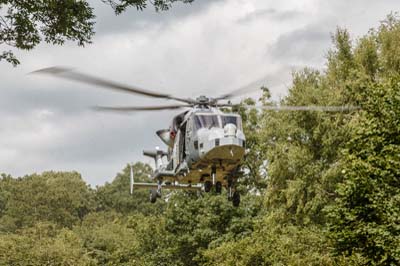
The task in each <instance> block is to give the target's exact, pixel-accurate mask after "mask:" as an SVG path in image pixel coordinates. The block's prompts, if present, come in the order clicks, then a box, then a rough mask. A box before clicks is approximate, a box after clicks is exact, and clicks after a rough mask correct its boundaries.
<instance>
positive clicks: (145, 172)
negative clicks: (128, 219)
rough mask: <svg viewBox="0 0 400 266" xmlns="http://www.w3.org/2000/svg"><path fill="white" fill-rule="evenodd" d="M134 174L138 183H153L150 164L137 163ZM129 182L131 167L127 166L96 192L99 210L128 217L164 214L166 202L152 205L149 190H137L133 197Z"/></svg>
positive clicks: (134, 166)
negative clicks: (131, 215)
mask: <svg viewBox="0 0 400 266" xmlns="http://www.w3.org/2000/svg"><path fill="white" fill-rule="evenodd" d="M133 172H134V180H135V181H136V182H151V180H150V175H151V174H152V172H153V170H152V168H151V167H150V166H149V165H148V164H144V163H141V162H137V163H135V164H134V165H133ZM129 180H130V167H129V165H127V166H126V167H125V168H124V169H123V170H122V172H121V173H118V174H117V176H116V177H115V179H114V180H113V181H112V182H111V183H106V184H105V185H104V186H101V187H98V188H97V191H96V198H97V208H98V210H106V211H108V210H113V211H116V212H119V213H122V214H126V215H128V214H134V213H142V214H144V215H152V214H158V213H162V212H163V209H164V207H165V202H163V201H162V200H159V201H157V203H155V204H152V203H150V201H149V190H148V189H135V190H134V193H133V194H132V195H131V194H130V191H129V186H130V185H129V184H130V181H129Z"/></svg>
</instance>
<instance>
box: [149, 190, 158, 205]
mask: <svg viewBox="0 0 400 266" xmlns="http://www.w3.org/2000/svg"><path fill="white" fill-rule="evenodd" d="M157 198H158V195H157V190H156V189H151V190H150V202H151V203H155V202H156V201H157Z"/></svg>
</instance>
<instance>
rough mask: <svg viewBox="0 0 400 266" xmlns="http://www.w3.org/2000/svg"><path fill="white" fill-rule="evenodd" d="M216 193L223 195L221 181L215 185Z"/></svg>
mask: <svg viewBox="0 0 400 266" xmlns="http://www.w3.org/2000/svg"><path fill="white" fill-rule="evenodd" d="M215 192H217V194H221V192H222V183H221V182H219V181H218V182H217V183H215Z"/></svg>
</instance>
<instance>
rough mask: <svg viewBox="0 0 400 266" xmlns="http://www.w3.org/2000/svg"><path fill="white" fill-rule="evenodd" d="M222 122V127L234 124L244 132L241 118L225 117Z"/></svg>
mask: <svg viewBox="0 0 400 266" xmlns="http://www.w3.org/2000/svg"><path fill="white" fill-rule="evenodd" d="M221 120H222V127H225V125H227V124H234V125H235V126H236V128H237V129H240V130H242V120H241V119H240V117H239V116H228V115H224V116H221Z"/></svg>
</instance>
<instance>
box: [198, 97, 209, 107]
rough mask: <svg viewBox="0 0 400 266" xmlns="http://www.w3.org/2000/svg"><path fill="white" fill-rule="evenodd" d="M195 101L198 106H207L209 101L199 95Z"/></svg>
mask: <svg viewBox="0 0 400 266" xmlns="http://www.w3.org/2000/svg"><path fill="white" fill-rule="evenodd" d="M196 101H197V103H198V104H200V105H205V104H208V103H209V102H210V99H209V98H207V97H206V96H204V95H201V96H199V97H197V99H196Z"/></svg>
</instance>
